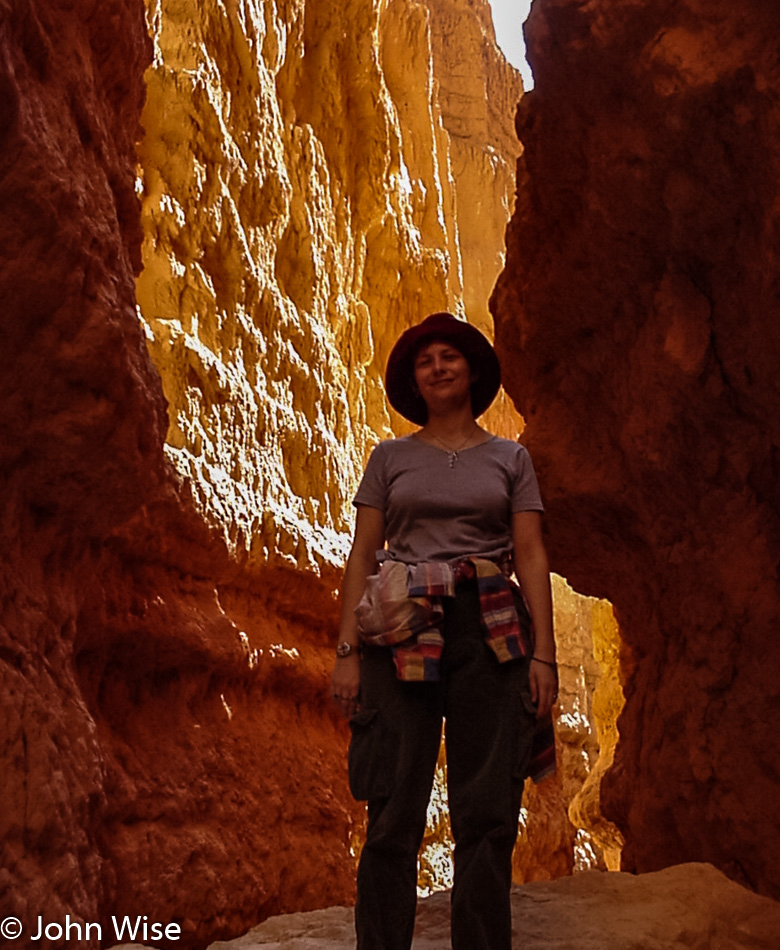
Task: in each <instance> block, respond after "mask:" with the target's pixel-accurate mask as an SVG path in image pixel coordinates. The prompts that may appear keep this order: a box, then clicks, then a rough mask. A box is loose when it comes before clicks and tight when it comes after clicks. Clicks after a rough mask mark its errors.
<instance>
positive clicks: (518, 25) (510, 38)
mask: <svg viewBox="0 0 780 950" xmlns="http://www.w3.org/2000/svg"><path fill="white" fill-rule="evenodd" d="M489 2H490V8H491V10H492V11H493V25H494V27H495V30H496V41H497V43H498V45H499V46H500V47H501V51H502V52H503V54H504V56H506V58H507V59H508V60H509V62H510V63H511V64H512V65H513V66H514V67H515V69H519V70H520V75H521V76H522V77H523V86H524V88H525V89H526V91H528V90H529V89H532V88H533V84H534V77H533V73H532V72H531V68H530V66H529V65H528V63H527V62H526V59H525V40H524V39H523V23H524V22H525V20H526V18H527V17H528V13H529V11H530V9H531V0H489Z"/></svg>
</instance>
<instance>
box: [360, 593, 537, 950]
mask: <svg viewBox="0 0 780 950" xmlns="http://www.w3.org/2000/svg"><path fill="white" fill-rule="evenodd" d="M445 605H446V606H445V617H444V622H443V625H442V632H443V634H444V641H445V646H444V652H443V655H442V660H441V679H440V681H439V682H436V683H406V682H402V681H401V680H399V679H398V678H397V677H396V674H395V666H394V664H393V660H392V654H391V651H390V650H389V649H388V648H373V649H369V650H367V651H366V653H364V655H363V659H362V661H361V687H360V689H361V708H360V711H359V712H358V713H357V715H356V716H354V717H353V719H352V722H351V726H352V742H351V744H350V784H351V787H352V792H353V794H354V795H355V797H356V798H358V799H367V800H368V831H367V835H366V842H365V845H364V847H363V851H362V854H361V857H360V865H359V868H358V877H357V891H358V893H357V904H356V907H355V925H356V930H357V948H358V950H409V948H410V947H411V944H412V935H413V931H414V916H415V909H416V898H417V853H418V850H419V848H420V843H421V841H422V837H423V834H424V831H425V820H426V813H427V806H428V800H429V797H430V792H431V787H432V784H433V775H434V771H435V767H436V760H437V757H438V751H439V743H440V738H441V725H442V718H443V717H444V718H445V719H446V747H447V785H448V798H449V810H450V821H451V825H452V833H453V838H454V840H455V855H454V865H455V877H454V886H453V890H452V919H451V931H452V947H453V950H510V948H511V942H512V924H511V912H510V904H509V890H510V886H511V880H512V850H513V847H514V843H515V840H516V837H517V823H518V818H519V812H520V803H521V798H522V791H523V781H524V778H525V776H526V774H527V771H528V765H529V762H530V756H531V743H532V738H533V730H534V724H535V716H534V712H533V707H532V706H531V700H530V691H529V687H528V663H527V661H526V660H516V661H511V662H509V663H499V662H498V661H497V659H496V657H495V655H494V654H493V652H492V650H490V648H489V647H488V646H487V644H486V642H485V634H484V630H483V627H482V625H481V619H480V606H479V597H478V594H477V590H476V584H474V583H470V584H467V585H464V586H462V587H459V588H458V592H457V596H456V598H455V599H454V600H449V601H445Z"/></svg>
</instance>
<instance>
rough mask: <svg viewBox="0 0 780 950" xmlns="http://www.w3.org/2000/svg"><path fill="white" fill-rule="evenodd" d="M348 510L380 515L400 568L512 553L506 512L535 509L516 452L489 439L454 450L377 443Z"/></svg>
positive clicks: (529, 471) (535, 496)
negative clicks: (453, 459)
mask: <svg viewBox="0 0 780 950" xmlns="http://www.w3.org/2000/svg"><path fill="white" fill-rule="evenodd" d="M354 504H355V505H367V506H368V507H369V508H378V509H380V511H383V512H384V515H385V537H386V540H387V552H388V555H389V556H390V557H391V558H393V559H395V560H398V561H403V562H404V563H405V564H418V563H420V562H421V561H453V560H456V559H458V558H462V557H469V556H476V557H484V558H488V559H490V560H491V561H500V560H502V559H503V558H504V557H505V556H506V555H508V554H511V552H512V514H513V512H517V511H543V506H542V499H541V497H540V494H539V486H538V484H537V481H536V474H535V473H534V469H533V464H532V463H531V457H530V456H529V454H528V451H527V450H526V449H525V447H524V446H522V445H520V444H519V443H518V442H511V441H510V440H509V439H500V438H499V437H498V436H493V438H491V439H489V440H488V441H487V442H483V443H481V444H480V445H475V446H472V447H471V448H470V449H463V450H462V451H460V452H458V458H457V461H456V462H455V463H454V464H453V465H452V466H450V460H449V455H448V454H447V452H445V451H443V450H442V449H439V448H436V446H434V445H430V444H429V443H428V442H423V441H422V440H421V439H417V438H415V437H414V436H406V437H404V438H402V439H391V440H389V441H387V442H380V443H379V445H377V447H376V448H375V449H374V451H373V452H372V453H371V456H370V458H369V460H368V465H367V466H366V471H365V474H364V475H363V480H362V481H361V483H360V486H359V488H358V490H357V494H356V495H355V499H354Z"/></svg>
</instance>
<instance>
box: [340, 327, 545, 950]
mask: <svg viewBox="0 0 780 950" xmlns="http://www.w3.org/2000/svg"><path fill="white" fill-rule="evenodd" d="M385 384H386V391H387V395H388V399H389V401H390V403H391V405H392V406H393V407H394V408H395V409H396V410H398V412H400V413H401V414H402V415H404V416H405V417H406V418H407V419H409V420H410V421H412V422H414V423H416V424H417V425H419V426H420V429H419V430H418V431H417V432H415V433H414V434H413V435H411V436H407V437H405V438H400V439H393V440H390V441H387V442H382V443H380V445H378V446H377V448H376V449H375V450H374V452H373V453H372V455H371V458H370V459H369V463H368V466H367V468H366V472H365V474H364V476H363V480H362V482H361V484H360V487H359V489H358V492H357V495H356V496H355V505H356V507H357V523H356V528H355V537H354V542H353V545H352V550H351V553H350V556H349V559H348V561H347V566H346V571H345V575H344V582H343V586H342V592H341V595H342V615H341V628H340V642H339V645H338V647H337V659H336V663H335V668H334V671H333V675H332V678H331V691H332V694H333V698H334V700H335V701H336V702H337V703H338V705H339V706H340V708H341V710H342V712H343V713H344V714H345V715H346V716H350V717H351V720H350V726H351V728H352V741H351V743H350V754H349V756H350V761H349V766H350V786H351V788H352V792H353V794H354V795H355V797H356V798H358V799H366V800H367V801H368V830H367V835H366V842H365V845H364V848H363V851H362V853H361V858H360V865H359V868H358V880H357V883H358V895H357V903H356V907H355V923H356V930H357V947H358V950H409V948H410V947H411V943H412V934H413V929H414V915H415V908H416V886H417V852H418V849H419V847H420V843H421V840H422V836H423V833H424V830H425V820H426V812H427V805H428V799H429V796H430V791H431V785H432V782H433V775H434V771H435V766H436V760H437V755H438V750H439V743H440V736H441V725H442V719H446V730H445V735H446V745H447V784H448V799H449V810H450V820H451V825H452V832H453V838H454V840H455V854H454V871H455V874H454V886H453V891H452V920H451V930H452V946H453V948H454V950H510V948H511V933H512V930H511V915H510V904H509V890H510V887H511V877H512V849H513V846H514V843H515V839H516V836H517V823H518V817H519V810H520V802H521V795H522V788H523V780H524V779H525V778H526V776H527V775H529V774H532V773H533V774H535V775H537V776H538V775H541V774H542V773H544V772H545V771H549V770H550V768H551V767H552V766H554V753H552V751H551V750H552V742H551V720H550V712H551V708H552V704H553V702H554V701H555V698H556V696H557V670H556V666H555V643H554V639H553V628H552V603H551V595H550V579H549V568H548V564H547V556H546V553H545V549H544V544H543V542H542V533H541V511H542V504H541V499H540V497H539V491H538V487H537V483H536V477H535V475H534V471H533V467H532V465H531V461H530V458H529V457H528V453H527V452H526V450H525V449H524V448H523V447H522V446H521V445H519V444H518V443H515V442H511V441H508V440H506V439H500V438H498V437H496V436H493V435H491V434H490V433H489V432H487V431H486V430H485V429H483V428H481V427H480V426H479V425H478V423H477V422H476V417H477V416H479V415H481V413H483V412H484V411H485V409H487V407H488V406H489V405H490V403H491V402H492V401H493V399H494V398H495V395H496V393H497V391H498V388H499V385H500V367H499V364H498V359H497V357H496V354H495V352H494V350H493V348H492V346H491V345H490V343H489V342H488V340H487V339H486V338H485V337H484V336H483V335H482V334H481V333H480V332H479V331H478V330H477V329H476V328H474V327H472V326H471V325H470V324H468V323H465V322H464V321H461V320H458V319H456V318H455V317H454V316H452V314H448V313H435V314H432V315H431V316H429V317H427V318H426V319H425V320H423V321H422V323H420V324H418V325H417V326H415V327H412V328H411V329H409V330H407V331H406V332H405V333H404V334H403V335H402V336H401V337H400V339H399V340H398V341H397V343H396V344H395V347H394V348H393V351H392V353H391V354H390V358H389V360H388V364H387V372H386V378H385ZM512 568H513V569H514V572H515V574H516V576H517V578H518V580H519V583H520V587H521V589H522V595H521V594H520V593H519V591H518V590H517V588H516V586H515V585H513V584H510V582H509V581H508V579H507V575H508V574H509V573H510V572H511V570H512ZM526 607H527V609H526ZM529 611H530V616H531V617H532V618H533V627H531V623H530V618H529V615H528V614H529Z"/></svg>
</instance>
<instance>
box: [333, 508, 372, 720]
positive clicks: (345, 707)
mask: <svg viewBox="0 0 780 950" xmlns="http://www.w3.org/2000/svg"><path fill="white" fill-rule="evenodd" d="M384 543H385V516H384V512H382V511H380V509H379V508H369V507H368V506H367V505H359V506H358V510H357V520H356V522H355V537H354V538H353V541H352V550H351V551H350V553H349V558H348V559H347V566H346V568H345V570H344V580H343V581H342V584H341V622H340V624H339V643H349V644H350V646H352V647H353V650H352V653H350V654H349V655H348V656H339V657H337V658H336V664H335V666H334V668H333V673H332V675H331V678H330V691H331V694H332V695H333V698H334V699H335V700H336V703H337V705H338V706H339V708H340V709H341V711H342V712H343V713H344V715H345V716H351V715H352V714H353V713H354V712H355V710H356V709H357V706H358V699H359V697H358V693H359V690H360V656H359V654H358V649H357V648H358V645H359V642H360V638H359V636H358V629H357V618H356V617H355V607H357V605H358V604H359V603H360V598H361V597H362V596H363V590H364V589H365V586H366V578H367V577H368V576H369V575H370V574H373V573H375V571H376V552H377V551H379V550H380V549H381V548H382V547H384Z"/></svg>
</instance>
